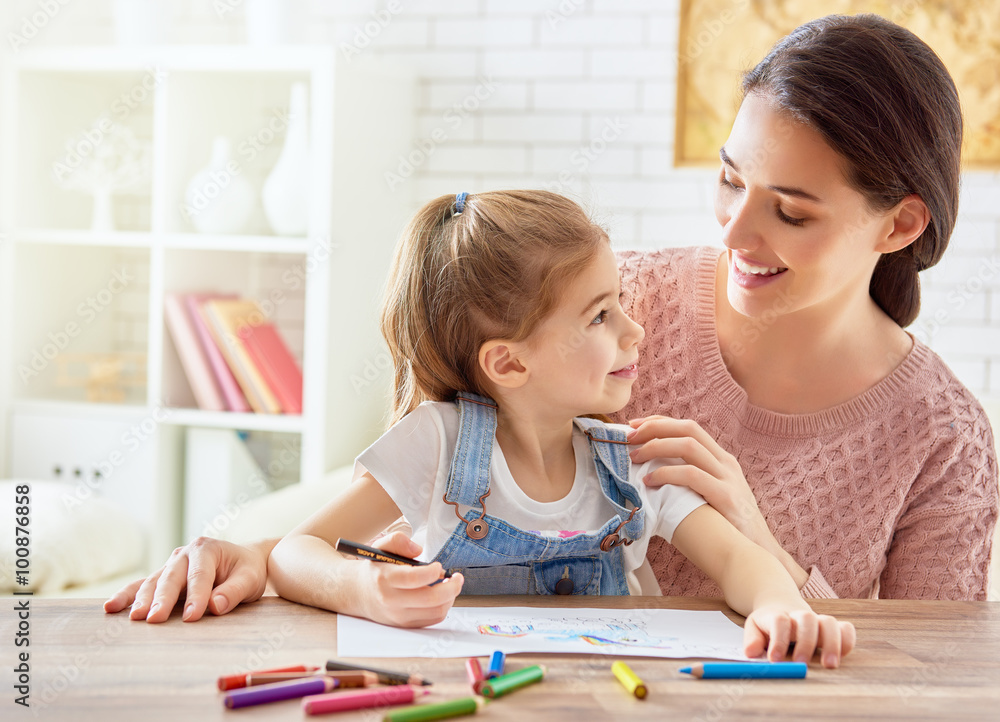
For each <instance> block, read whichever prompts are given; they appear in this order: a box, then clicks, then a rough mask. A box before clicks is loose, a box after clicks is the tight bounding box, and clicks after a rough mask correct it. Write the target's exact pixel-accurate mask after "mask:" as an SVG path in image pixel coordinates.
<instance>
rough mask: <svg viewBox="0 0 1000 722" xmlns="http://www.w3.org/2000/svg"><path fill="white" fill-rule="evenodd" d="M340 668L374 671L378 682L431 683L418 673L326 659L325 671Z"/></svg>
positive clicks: (334, 670) (333, 670)
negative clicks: (405, 672)
mask: <svg viewBox="0 0 1000 722" xmlns="http://www.w3.org/2000/svg"><path fill="white" fill-rule="evenodd" d="M342 669H346V670H358V669H360V670H362V671H364V672H374V673H375V674H377V675H378V681H379V683H380V684H422V685H428V684H432V682H431V681H430V680H427V679H424V678H423V677H421V676H420V675H419V674H404V673H403V672H393V671H390V670H387V669H378V668H377V667H366V666H363V665H360V664H348V663H347V662H341V661H340V660H337V659H331V660H328V661H327V663H326V671H327V672H337V671H340V670H342Z"/></svg>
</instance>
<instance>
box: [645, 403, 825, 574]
mask: <svg viewBox="0 0 1000 722" xmlns="http://www.w3.org/2000/svg"><path fill="white" fill-rule="evenodd" d="M628 423H629V426H631V427H632V428H633V429H634V431H633V432H631V433H630V434H629V437H628V442H629V444H630V445H632V446H634V447H635V448H633V449H632V450H631V451H630V452H629V456H630V457H631V459H632V461H633V462H635V463H636V464H642V463H644V462H646V461H649V460H650V459H656V458H675V459H681V460H682V461H683V462H684V463H683V464H676V465H671V466H661V467H659V468H658V469H654V470H653V472H652V473H650V474H648V475H647V476H646V478H645V479H644V480H643V481H644V482H645V484H646V486H653V487H656V486H663V485H664V484H673V485H675V486H686V487H688V488H689V489H691V491H693V492H695V493H696V494H700V495H701V496H702V497H704V499H705V501H707V502H708V503H709V504H711V505H712V507H714V508H715V510H716V511H718V512H719V513H720V514H722V515H723V516H724V517H726V519H728V520H729V523H730V524H732V525H733V526H734V527H736V528H737V529H739V530H740V532H742V534H743V536H745V537H747V538H748V539H749V540H750V541H752V542H754V543H755V544H758V545H760V546H762V547H763V548H764V549H766V550H767V551H769V552H770V553H771V554H772V555H773V556H774V557H776V558H777V559H778V561H780V562H781V563H782V565H783V566H784V567H785V569H787V570H788V573H789V574H791V575H792V578H793V579H794V580H795V582H796V584H797V585H798V586H799V587H800V588H801V587H802V585H803V584H805V583H806V581H807V580H808V579H809V573H808V572H806V571H805V570H804V569H803V568H802V567H800V566H799V565H798V564H797V563H796V562H795V560H794V559H792V557H791V556H790V555H789V554H788V553H787V552H786V551H785V550H784V549H783V548H782V547H781V545H780V544H779V543H778V540H777V539H775V538H774V535H773V534H772V533H771V530H770V528H769V527H768V526H767V521H766V520H765V519H764V516H763V515H762V514H761V513H760V508H759V507H758V506H757V500H756V499H755V498H754V495H753V492H752V491H751V490H750V485H749V484H748V483H747V480H746V477H745V476H744V475H743V469H742V468H740V462H739V461H737V459H736V457H735V456H733V455H732V454H730V453H729V452H728V451H726V450H725V449H723V448H722V447H721V446H720V445H719V443H718V442H717V441H716V440H715V439H713V438H712V437H711V436H710V435H709V434H708V432H707V431H705V430H704V429H703V428H701V426H699V425H698V423H697V422H695V421H691V420H690V419H672V418H670V417H668V416H647V417H645V418H642V419H632V420H631V421H629V422H628Z"/></svg>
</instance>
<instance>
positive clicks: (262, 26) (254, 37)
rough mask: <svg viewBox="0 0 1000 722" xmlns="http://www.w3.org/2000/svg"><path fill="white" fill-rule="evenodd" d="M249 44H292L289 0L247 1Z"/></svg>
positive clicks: (265, 45)
mask: <svg viewBox="0 0 1000 722" xmlns="http://www.w3.org/2000/svg"><path fill="white" fill-rule="evenodd" d="M245 7H246V30H247V44H249V45H256V46H263V47H267V46H271V45H285V44H287V43H289V42H291V25H292V18H291V13H292V9H291V7H290V6H289V0H246V6H245Z"/></svg>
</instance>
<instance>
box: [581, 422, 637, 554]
mask: <svg viewBox="0 0 1000 722" xmlns="http://www.w3.org/2000/svg"><path fill="white" fill-rule="evenodd" d="M573 423H575V424H576V425H577V427H578V428H580V429H581V430H582V431H583V432H584V433H585V434H586V435H587V438H588V439H589V440H590V450H591V452H592V453H593V455H594V461H595V463H596V464H597V475H598V477H599V478H600V480H601V487H602V488H603V489H604V494H605V496H607V497H608V499H609V500H610V501H611V503H612V504H614V505H615V507H616V509H617V511H618V514H619V516H620V517H621V519H622V520H625V519H628V518H629V516H630V515H631V520H630V521H628V523H626V524H625V525H624V526H623V527H622V528H621V529H620V530H619V533H621V534H623V535H624V536H626V537H628V538H629V539H637V538H638V537H639V536H640V535H641V534H642V528H643V521H644V518H645V513H644V510H643V509H642V508H641V507H642V499H641V498H640V496H639V492H638V490H636V488H635V487H634V486H632V484H630V483H629V469H630V468H631V465H632V460H631V459H630V458H629V455H628V451H629V447H628V443H627V442H626V441H625V432H624V431H623V430H621V429H616V428H612V427H610V426H608V425H607V424H605V423H604V422H602V421H598V420H597V419H588V418H585V417H577V418H575V419H573ZM626 501H627V502H631V504H632V506H633V507H635V508H637V509H638V511H636V513H635V514H631V510H629V509H626V508H625V503H626Z"/></svg>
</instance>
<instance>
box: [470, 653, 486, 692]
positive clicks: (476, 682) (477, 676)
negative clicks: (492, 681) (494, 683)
mask: <svg viewBox="0 0 1000 722" xmlns="http://www.w3.org/2000/svg"><path fill="white" fill-rule="evenodd" d="M465 673H466V674H467V675H468V677H469V684H470V685H472V691H473V692H475V693H476V694H479V692H480V690H481V689H482V688H483V682H484V681H485V678H484V677H483V668H482V666H480V664H479V660H478V659H477V658H476V657H469V658H468V659H467V660H465Z"/></svg>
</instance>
